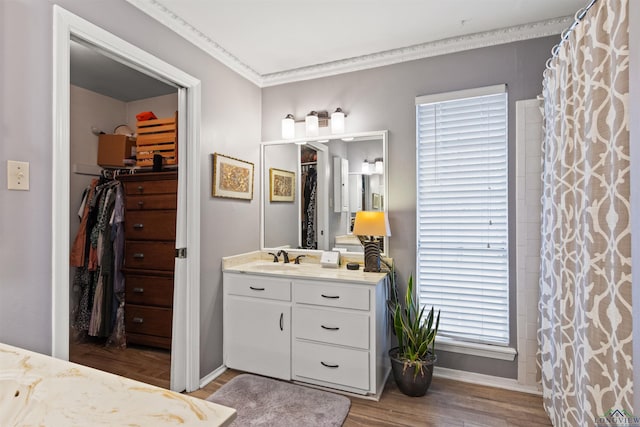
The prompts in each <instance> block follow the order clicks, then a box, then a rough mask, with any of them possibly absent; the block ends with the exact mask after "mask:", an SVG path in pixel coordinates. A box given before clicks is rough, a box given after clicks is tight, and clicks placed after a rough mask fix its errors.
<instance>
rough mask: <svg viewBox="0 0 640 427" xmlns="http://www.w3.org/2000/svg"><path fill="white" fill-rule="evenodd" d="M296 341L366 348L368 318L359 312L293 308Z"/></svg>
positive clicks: (367, 344)
mask: <svg viewBox="0 0 640 427" xmlns="http://www.w3.org/2000/svg"><path fill="white" fill-rule="evenodd" d="M293 319H294V325H295V327H294V329H295V336H296V338H302V339H308V340H313V341H320V342H326V343H331V344H338V345H346V346H351V347H357V348H361V349H363V350H368V349H369V316H368V315H367V314H365V313H361V312H348V311H336V310H323V309H317V308H311V307H301V306H296V307H295V309H294V318H293Z"/></svg>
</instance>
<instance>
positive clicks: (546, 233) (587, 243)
mask: <svg viewBox="0 0 640 427" xmlns="http://www.w3.org/2000/svg"><path fill="white" fill-rule="evenodd" d="M627 10H628V5H627V1H626V0H600V1H598V2H596V3H595V5H594V6H593V7H592V8H591V9H590V10H589V11H588V12H587V14H586V16H585V18H584V19H583V20H582V22H581V23H580V24H578V25H577V26H576V27H575V29H574V30H573V31H572V32H571V33H570V35H569V37H568V39H567V40H565V42H564V43H562V44H561V46H560V48H559V50H558V54H557V56H556V57H555V58H554V59H552V60H551V61H549V64H548V65H549V66H548V69H547V71H545V75H544V83H543V96H544V115H545V122H544V123H545V140H544V145H543V159H544V160H543V181H544V190H543V197H542V248H541V271H540V302H539V312H540V329H539V331H538V339H539V354H538V359H539V364H540V368H541V380H542V387H543V399H544V406H545V410H546V411H547V413H548V414H549V417H550V418H551V421H552V422H553V424H554V425H555V426H594V425H617V424H607V422H610V421H612V420H613V421H615V419H614V418H613V417H616V416H618V417H628V416H630V415H631V412H632V411H633V406H632V397H633V396H632V381H633V375H632V372H633V371H632V311H631V242H630V238H631V228H630V227H631V224H630V206H629V198H630V189H629V178H630V175H629V168H630V163H629V129H628V120H629V116H628V103H627V101H628V100H627V98H628V92H629V91H628V86H629V85H628V83H629V56H628V43H629V34H628V21H627ZM618 420H620V418H618ZM621 425H622V424H621ZM624 425H627V424H624Z"/></svg>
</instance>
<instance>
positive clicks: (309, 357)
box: [294, 340, 369, 390]
mask: <svg viewBox="0 0 640 427" xmlns="http://www.w3.org/2000/svg"><path fill="white" fill-rule="evenodd" d="M294 377H301V378H298V379H300V380H304V378H309V379H314V380H318V381H325V382H328V383H333V384H338V385H343V386H347V387H354V388H358V389H362V390H368V389H369V352H368V351H362V350H354V349H347V348H341V347H334V346H330V345H322V344H315V343H310V342H305V341H298V340H295V341H294Z"/></svg>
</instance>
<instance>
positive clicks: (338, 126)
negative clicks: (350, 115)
mask: <svg viewBox="0 0 640 427" xmlns="http://www.w3.org/2000/svg"><path fill="white" fill-rule="evenodd" d="M331 133H333V134H339V133H344V111H342V108H340V107H338V108H336V111H334V112H333V113H331Z"/></svg>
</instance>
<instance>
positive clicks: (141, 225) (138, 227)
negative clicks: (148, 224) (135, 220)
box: [133, 224, 144, 230]
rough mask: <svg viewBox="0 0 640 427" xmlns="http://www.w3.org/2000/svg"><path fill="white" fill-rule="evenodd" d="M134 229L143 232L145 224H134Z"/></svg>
mask: <svg viewBox="0 0 640 427" xmlns="http://www.w3.org/2000/svg"><path fill="white" fill-rule="evenodd" d="M133 228H135V229H136V230H142V229H143V228H144V224H133Z"/></svg>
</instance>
